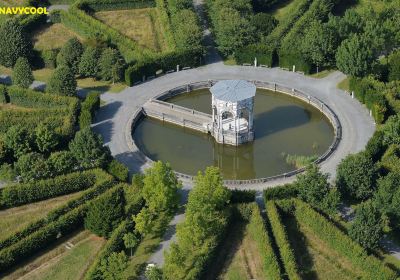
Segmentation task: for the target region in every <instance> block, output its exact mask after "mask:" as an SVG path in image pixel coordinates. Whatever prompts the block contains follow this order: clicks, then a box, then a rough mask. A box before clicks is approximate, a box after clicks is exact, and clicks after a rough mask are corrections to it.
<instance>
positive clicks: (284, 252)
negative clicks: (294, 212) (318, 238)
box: [266, 200, 301, 279]
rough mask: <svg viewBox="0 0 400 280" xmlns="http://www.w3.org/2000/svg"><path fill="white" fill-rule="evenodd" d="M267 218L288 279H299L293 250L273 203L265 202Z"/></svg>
mask: <svg viewBox="0 0 400 280" xmlns="http://www.w3.org/2000/svg"><path fill="white" fill-rule="evenodd" d="M266 208H267V216H268V220H269V221H270V223H271V228H272V233H273V234H274V237H275V240H276V244H277V246H278V249H279V252H280V256H281V259H282V262H283V265H284V267H285V270H286V273H287V275H288V278H289V279H301V277H300V274H299V272H298V268H297V263H296V259H295V257H294V253H293V249H292V248H291V247H290V243H289V239H288V237H287V233H286V230H285V227H284V226H283V224H282V222H281V218H280V215H279V213H278V209H277V208H276V205H275V202H274V201H271V200H270V201H267V203H266Z"/></svg>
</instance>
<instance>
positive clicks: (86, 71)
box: [79, 46, 101, 77]
mask: <svg viewBox="0 0 400 280" xmlns="http://www.w3.org/2000/svg"><path fill="white" fill-rule="evenodd" d="M100 54H101V52H100V49H99V48H93V47H90V46H88V47H86V49H85V51H84V52H83V54H82V57H81V60H80V62H79V74H80V75H81V76H83V77H98V75H99V70H100V69H99V58H100Z"/></svg>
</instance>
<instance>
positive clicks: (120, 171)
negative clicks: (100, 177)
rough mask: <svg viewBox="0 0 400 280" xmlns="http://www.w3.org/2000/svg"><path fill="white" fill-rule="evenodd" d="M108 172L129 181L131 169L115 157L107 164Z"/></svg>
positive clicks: (121, 179) (123, 180)
mask: <svg viewBox="0 0 400 280" xmlns="http://www.w3.org/2000/svg"><path fill="white" fill-rule="evenodd" d="M107 172H108V173H110V174H111V175H113V176H114V177H115V178H116V179H118V180H119V181H122V182H127V181H128V178H129V169H128V167H126V166H125V165H124V164H123V163H121V162H119V161H118V160H116V159H113V160H112V161H111V162H110V163H109V164H108V166H107Z"/></svg>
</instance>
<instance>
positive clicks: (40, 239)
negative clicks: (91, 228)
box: [0, 205, 87, 272]
mask: <svg viewBox="0 0 400 280" xmlns="http://www.w3.org/2000/svg"><path fill="white" fill-rule="evenodd" d="M86 209H87V206H86V205H82V206H80V207H78V208H76V209H74V210H72V211H70V212H68V213H66V214H65V215H63V216H61V217H59V219H57V220H56V221H54V222H51V223H49V224H47V225H46V226H45V227H43V228H41V229H39V230H38V231H36V232H34V233H32V234H31V235H28V236H27V237H25V238H23V239H22V240H20V241H18V242H17V243H15V244H13V245H11V246H9V247H7V248H5V249H3V250H1V251H0V271H1V272H2V271H6V270H8V269H10V268H11V267H12V266H14V265H16V264H17V263H19V262H21V261H23V260H26V258H27V257H29V256H32V255H33V254H35V253H37V252H39V251H40V250H42V249H44V248H46V247H47V246H49V245H50V244H52V243H54V242H55V241H56V240H57V239H59V238H60V237H61V236H64V235H66V234H68V233H71V232H72V231H74V230H75V229H77V228H79V227H81V226H82V223H83V218H84V216H85V213H86Z"/></svg>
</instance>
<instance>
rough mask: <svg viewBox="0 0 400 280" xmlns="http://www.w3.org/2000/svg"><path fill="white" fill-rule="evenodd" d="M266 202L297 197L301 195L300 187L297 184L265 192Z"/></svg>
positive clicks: (269, 189)
mask: <svg viewBox="0 0 400 280" xmlns="http://www.w3.org/2000/svg"><path fill="white" fill-rule="evenodd" d="M263 193H264V200H265V201H267V200H274V199H285V198H292V197H296V196H297V195H298V194H299V190H298V186H297V185H295V184H285V185H282V186H277V187H273V188H268V189H265V190H264V192H263Z"/></svg>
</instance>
